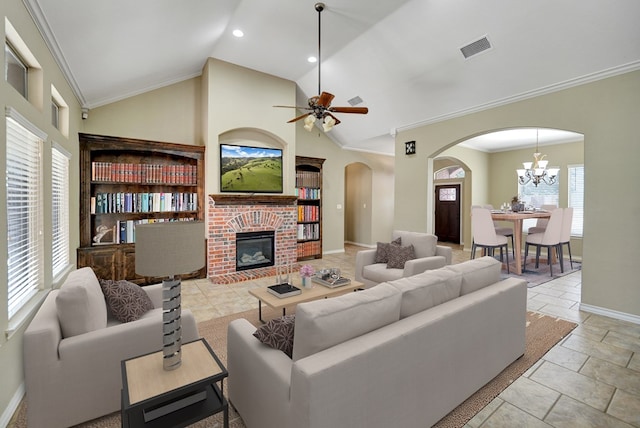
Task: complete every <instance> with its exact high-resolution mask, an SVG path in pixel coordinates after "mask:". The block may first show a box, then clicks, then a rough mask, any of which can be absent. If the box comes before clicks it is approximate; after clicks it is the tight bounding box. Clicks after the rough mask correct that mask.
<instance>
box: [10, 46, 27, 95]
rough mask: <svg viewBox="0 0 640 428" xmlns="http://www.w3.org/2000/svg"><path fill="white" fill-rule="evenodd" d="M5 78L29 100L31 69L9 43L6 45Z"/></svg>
mask: <svg viewBox="0 0 640 428" xmlns="http://www.w3.org/2000/svg"><path fill="white" fill-rule="evenodd" d="M4 58H5V60H4V78H5V80H6V81H7V82H8V83H9V84H10V85H11V86H13V87H14V88H15V89H16V90H17V91H18V92H20V93H21V94H22V96H23V97H25V98H27V82H28V80H27V72H28V70H29V67H27V64H26V63H25V62H24V61H23V60H22V59H21V58H20V56H19V55H18V53H17V52H16V51H15V50H14V49H13V48H12V47H11V45H10V44H9V43H7V42H5V44H4Z"/></svg>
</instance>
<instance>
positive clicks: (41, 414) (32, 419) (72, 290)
mask: <svg viewBox="0 0 640 428" xmlns="http://www.w3.org/2000/svg"><path fill="white" fill-rule="evenodd" d="M143 290H144V291H145V292H146V293H147V295H148V296H149V297H150V299H151V303H152V304H153V306H154V307H155V309H152V310H150V311H149V312H147V313H145V314H144V315H142V317H141V318H140V319H138V320H136V321H131V322H127V323H120V322H119V321H117V320H116V319H114V318H113V317H110V316H109V315H108V312H107V306H106V301H105V298H104V295H103V294H102V290H101V288H100V284H99V282H98V279H97V278H96V276H95V274H94V272H93V270H92V269H91V268H88V267H86V268H82V269H79V270H76V271H73V272H71V273H70V274H69V276H68V277H67V279H66V281H65V282H64V284H63V285H62V287H61V288H60V289H59V290H53V291H51V292H50V293H49V295H48V296H47V298H46V299H45V301H44V303H43V304H42V306H41V307H40V309H39V310H38V312H37V314H36V315H35V317H34V318H33V320H32V321H31V323H30V324H29V326H28V327H27V329H26V331H25V333H24V371H25V382H26V399H27V423H28V426H29V427H30V428H39V427H46V428H57V427H69V426H72V425H76V424H78V423H80V422H84V421H88V420H90V419H95V418H97V417H100V416H103V415H106V414H109V413H112V412H115V411H118V410H119V409H120V391H121V389H122V374H121V368H120V363H121V361H122V360H125V359H128V358H131V357H135V356H138V355H144V354H148V353H150V352H155V351H158V350H160V349H161V348H162V285H161V284H158V285H151V286H148V287H144V288H143ZM198 337H199V335H198V330H197V327H196V322H195V318H194V317H193V315H192V314H191V312H190V311H188V310H184V311H182V340H183V342H185V343H186V342H189V341H191V340H195V339H197V338H198ZM160 364H161V363H160Z"/></svg>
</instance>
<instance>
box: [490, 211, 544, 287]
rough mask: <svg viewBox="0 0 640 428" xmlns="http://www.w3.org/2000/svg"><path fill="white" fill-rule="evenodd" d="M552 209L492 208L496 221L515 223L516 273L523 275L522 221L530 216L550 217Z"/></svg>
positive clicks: (492, 214)
mask: <svg viewBox="0 0 640 428" xmlns="http://www.w3.org/2000/svg"><path fill="white" fill-rule="evenodd" d="M549 217H551V212H550V211H545V210H533V211H503V210H491V218H492V219H493V220H494V221H510V222H512V223H513V241H514V243H513V245H514V248H515V249H517V251H516V253H517V255H516V257H515V267H516V268H515V273H516V274H518V275H522V222H523V220H526V219H528V218H549Z"/></svg>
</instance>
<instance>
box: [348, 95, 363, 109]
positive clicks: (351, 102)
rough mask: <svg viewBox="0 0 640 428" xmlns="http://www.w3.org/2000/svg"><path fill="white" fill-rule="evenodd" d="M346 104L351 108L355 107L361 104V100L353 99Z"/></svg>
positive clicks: (358, 98)
mask: <svg viewBox="0 0 640 428" xmlns="http://www.w3.org/2000/svg"><path fill="white" fill-rule="evenodd" d="M347 102H348V103H349V104H351V106H352V107H353V106H357V105H358V104H362V98H360V97H353V98H351V99H350V100H347Z"/></svg>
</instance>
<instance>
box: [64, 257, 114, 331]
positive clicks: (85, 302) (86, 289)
mask: <svg viewBox="0 0 640 428" xmlns="http://www.w3.org/2000/svg"><path fill="white" fill-rule="evenodd" d="M56 311H57V313H58V321H59V322H60V328H61V329H62V337H71V336H77V335H79V334H83V333H88V332H90V331H94V330H98V329H101V328H105V327H106V326H107V305H106V303H105V301H104V295H103V294H102V292H101V291H100V284H99V283H98V278H96V274H95V273H93V270H92V269H91V268H90V267H84V268H82V269H78V270H74V271H73V272H71V273H70V274H69V276H67V279H66V280H65V281H64V284H62V287H60V291H59V292H58V295H57V296H56Z"/></svg>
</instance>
